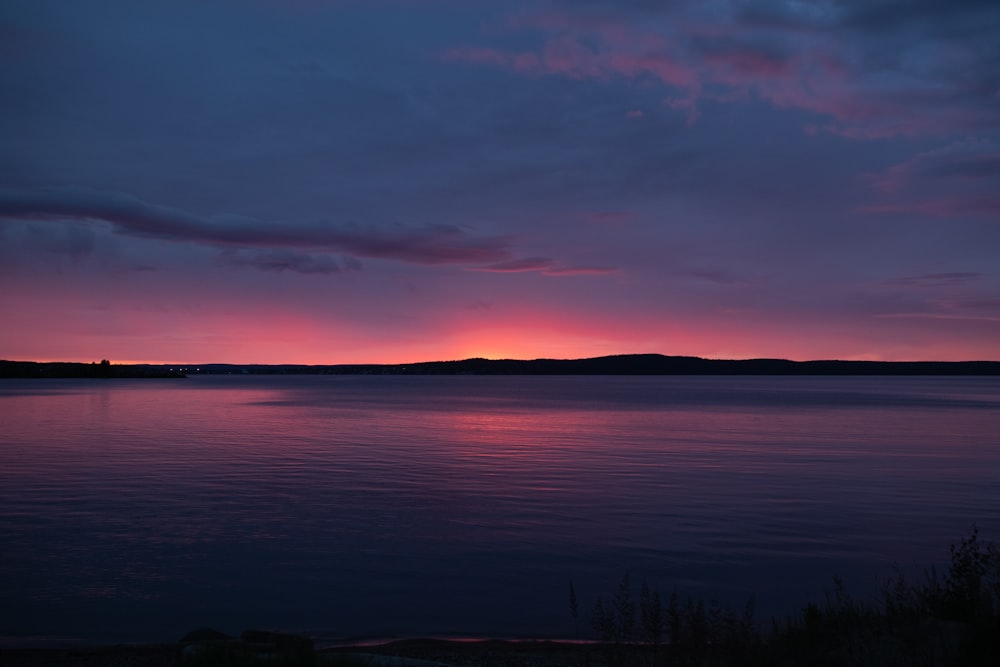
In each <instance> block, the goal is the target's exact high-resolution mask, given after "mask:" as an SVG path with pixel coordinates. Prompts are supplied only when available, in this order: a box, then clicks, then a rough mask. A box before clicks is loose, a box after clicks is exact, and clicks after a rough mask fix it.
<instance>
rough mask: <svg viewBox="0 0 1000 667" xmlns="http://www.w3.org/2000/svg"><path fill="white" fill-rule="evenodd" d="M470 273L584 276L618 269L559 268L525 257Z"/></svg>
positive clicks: (476, 268)
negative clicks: (529, 273) (528, 273)
mask: <svg viewBox="0 0 1000 667" xmlns="http://www.w3.org/2000/svg"><path fill="white" fill-rule="evenodd" d="M471 270H472V271H485V272H489V273H527V272H538V273H541V274H542V275H546V276H584V275H590V276H594V275H607V274H610V273H617V272H618V269H616V268H612V267H604V266H561V265H558V264H556V263H555V261H554V260H552V259H550V258H548V257H527V258H524V259H514V260H510V261H507V262H499V263H497V264H490V265H488V266H477V267H473V268H472V269H471Z"/></svg>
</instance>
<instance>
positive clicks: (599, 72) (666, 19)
mask: <svg viewBox="0 0 1000 667" xmlns="http://www.w3.org/2000/svg"><path fill="white" fill-rule="evenodd" d="M639 17H641V19H642V22H640V18H639ZM785 18H786V20H784V21H777V20H776V21H771V22H769V23H765V24H761V23H760V22H757V23H754V22H753V21H751V20H747V19H746V17H745V15H744V13H742V12H739V11H735V10H734V11H732V12H729V13H727V12H725V11H723V12H722V13H721V14H717V13H716V12H711V13H705V12H704V11H703V10H702V8H701V7H698V6H691V7H681V8H678V7H673V8H670V7H665V8H661V9H658V10H655V11H654V10H652V9H650V10H649V11H648V12H641V13H640V12H635V13H631V12H612V11H610V10H609V11H602V12H597V11H593V12H591V11H584V10H580V11H578V12H556V11H548V12H543V13H536V14H531V13H528V14H522V15H520V16H518V17H517V18H516V19H515V20H512V21H510V22H509V23H508V25H507V26H506V29H507V30H513V31H533V32H537V33H540V44H541V46H540V47H539V48H538V49H537V51H536V52H534V53H532V52H527V53H526V52H510V53H504V52H501V51H494V50H489V49H487V50H479V49H468V50H465V52H464V55H465V57H464V59H465V60H467V61H468V62H477V63H480V64H488V65H492V66H499V67H507V68H510V69H514V70H517V71H521V72H524V73H531V74H548V75H559V76H566V77H571V78H575V79H593V80H597V81H608V80H612V79H615V78H622V79H626V80H629V81H635V82H642V81H646V82H657V83H661V84H664V85H666V86H667V87H669V88H671V89H672V90H671V91H670V93H669V94H668V95H667V96H666V99H667V100H668V106H669V107H671V108H673V109H676V110H678V111H682V112H684V113H686V114H687V116H688V121H689V122H694V121H695V120H697V118H698V105H699V101H700V100H701V98H703V97H707V98H709V99H711V100H713V101H715V102H718V103H740V102H745V101H747V100H752V99H754V98H756V99H760V100H764V101H766V102H769V103H770V104H772V105H774V106H776V107H780V108H786V109H799V110H805V111H809V112H812V113H815V114H817V115H820V116H827V117H829V118H831V119H832V121H828V122H814V123H810V124H809V125H808V126H807V127H805V128H804V129H805V130H807V131H809V132H810V133H815V132H819V131H822V132H825V133H830V134H836V135H839V136H843V137H848V138H853V139H858V140H873V139H884V138H890V137H916V136H927V135H934V134H945V133H949V132H952V131H953V130H954V128H955V127H974V126H981V125H982V124H983V123H995V120H996V119H995V118H994V117H991V116H990V112H984V111H980V112H976V111H974V110H973V109H972V108H971V107H969V108H963V107H962V105H960V104H956V102H955V100H956V96H957V95H958V94H961V93H963V91H962V90H960V89H959V88H958V87H957V86H958V85H959V84H958V83H956V82H953V81H950V80H941V79H939V78H938V79H935V76H938V77H939V74H940V72H939V71H938V70H935V69H934V68H933V67H930V66H928V65H925V64H921V63H923V61H920V60H919V59H918V60H913V59H911V60H907V61H903V60H900V63H899V64H898V65H897V66H896V70H898V71H896V70H893V71H891V72H889V73H887V72H885V71H882V70H879V71H874V70H871V69H867V68H866V66H865V64H864V63H865V59H864V57H863V56H864V55H865V53H866V51H865V50H866V48H868V47H866V46H865V43H864V42H863V41H861V40H860V39H859V38H858V36H857V35H852V36H847V37H844V36H841V35H840V34H839V33H838V32H837V31H836V29H837V28H839V29H842V30H851V29H853V28H851V26H850V25H840V23H838V21H839V20H840V19H838V18H831V17H826V18H824V19H822V20H821V19H819V18H817V17H812V18H810V19H807V18H806V17H802V16H796V17H792V16H788V17H785ZM762 44H766V45H767V46H766V47H764V46H761V45H762ZM962 53H965V52H964V51H963V52H962ZM969 53H971V51H970V52H969ZM531 56H534V58H532V57H531ZM969 57H971V56H969ZM914 63H917V64H914ZM952 64H953V65H954V63H952ZM959 64H961V63H959ZM965 92H967V91H965Z"/></svg>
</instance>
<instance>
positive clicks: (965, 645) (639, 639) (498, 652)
mask: <svg viewBox="0 0 1000 667" xmlns="http://www.w3.org/2000/svg"><path fill="white" fill-rule="evenodd" d="M568 602H569V613H570V614H571V615H572V616H573V618H574V620H576V621H577V622H578V623H580V622H581V614H580V610H579V609H578V608H577V602H576V594H575V592H574V591H573V588H572V585H571V586H570V595H569V600H568ZM588 621H589V623H588V624H589V625H590V631H585V630H581V632H580V635H581V638H583V636H584V634H587V635H588V638H587V639H586V640H583V639H581V641H499V640H481V641H461V640H444V639H411V640H401V641H395V642H388V643H383V644H377V645H345V646H336V647H317V646H316V645H315V644H314V642H313V640H312V639H311V638H309V637H305V636H300V635H294V634H287V633H280V632H271V631H266V630H249V631H247V632H244V633H243V634H242V635H240V636H239V637H231V636H228V635H225V634H223V633H221V632H218V631H215V630H212V629H208V628H203V629H199V630H194V631H192V632H190V633H188V634H187V635H186V636H184V637H183V638H181V639H180V641H179V642H177V643H176V644H169V645H150V646H112V647H91V648H75V649H5V650H0V664H2V665H4V666H10V667H33V666H37V665H56V664H58V665H67V666H71V667H105V666H108V667H111V666H114V667H140V666H142V667H159V666H164V667H166V666H168V665H169V666H179V667H202V666H205V667H207V666H209V665H232V666H256V665H281V666H287V667H318V666H323V665H335V666H342V667H362V666H367V667H434V666H437V667H441V666H447V665H450V666H453V667H466V666H471V665H479V666H485V667H490V666H494V667H514V666H517V667H545V666H548V667H569V666H578V667H590V666H595V667H596V666H598V665H607V666H608V667H616V666H621V667H633V666H634V667H653V666H655V665H665V666H667V665H690V666H701V665H711V666H715V667H724V666H730V665H732V666H734V667H735V666H747V665H750V666H755V665H760V666H764V665H778V666H785V665H787V666H790V667H791V666H796V665H815V666H824V665H826V666H830V667H834V666H841V665H844V666H847V665H851V666H854V665H879V666H889V667H891V666H894V665H899V666H900V667H902V666H903V665H907V666H911V667H912V666H928V667H932V666H947V667H964V666H972V667H980V666H982V667H995V666H996V665H998V664H1000V549H998V548H997V546H996V545H994V544H985V543H983V542H980V541H979V537H978V531H977V530H976V529H973V530H972V532H971V533H970V535H969V536H968V537H966V538H963V539H962V540H960V541H959V542H957V543H955V544H953V545H952V546H951V548H950V562H949V566H948V568H947V570H946V571H945V572H944V573H943V574H939V573H938V572H937V571H935V570H933V569H931V570H928V571H926V572H925V574H924V576H923V577H922V578H921V579H920V580H918V581H913V580H910V579H907V578H906V577H905V576H904V575H903V574H902V573H897V574H896V575H894V576H892V577H890V578H888V579H887V580H886V581H885V582H883V587H882V590H881V593H880V595H878V596H876V597H875V598H873V599H856V598H853V597H852V596H851V595H850V594H849V593H848V592H847V591H846V590H845V589H844V588H843V586H842V585H840V583H839V582H838V581H837V580H836V579H835V580H834V587H833V590H832V591H830V592H828V593H827V595H826V597H825V601H824V602H823V603H822V604H809V605H808V606H806V607H805V608H804V609H803V610H802V611H801V612H800V613H799V614H797V615H794V616H792V617H790V618H787V619H785V620H781V621H779V620H777V619H774V620H772V621H771V623H770V625H769V627H763V626H762V624H761V623H759V622H758V621H757V619H755V618H754V616H753V604H752V601H750V602H749V603H748V604H747V606H746V608H744V609H743V610H741V611H739V612H736V611H733V610H730V609H724V608H720V607H718V606H717V605H716V604H714V603H709V604H706V603H705V601H704V600H695V599H691V598H687V599H683V600H682V599H681V598H680V597H679V596H678V595H677V594H676V593H674V594H671V595H670V596H669V597H668V598H666V599H665V598H664V597H663V596H662V595H661V593H660V592H659V591H658V590H654V589H650V588H649V587H647V586H646V585H645V584H643V585H642V587H641V589H640V591H639V593H638V596H636V594H635V591H634V590H633V586H632V585H631V583H630V581H629V578H628V576H627V575H626V576H625V577H623V578H622V581H621V583H620V585H619V587H618V590H617V591H615V592H613V594H612V595H611V596H609V597H608V598H599V599H598V601H597V603H596V605H595V608H594V610H593V612H592V613H591V615H590V617H589V619H585V620H584V622H585V623H587V622H588Z"/></svg>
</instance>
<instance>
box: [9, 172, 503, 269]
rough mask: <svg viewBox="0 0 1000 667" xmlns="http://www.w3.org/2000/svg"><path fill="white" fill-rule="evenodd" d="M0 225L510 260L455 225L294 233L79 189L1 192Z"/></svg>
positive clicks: (442, 259) (490, 242)
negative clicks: (98, 224) (71, 226)
mask: <svg viewBox="0 0 1000 667" xmlns="http://www.w3.org/2000/svg"><path fill="white" fill-rule="evenodd" d="M0 217H2V218H7V219H15V220H79V221H92V220H99V221H103V222H107V223H109V224H111V225H112V226H113V227H114V229H115V230H116V231H118V232H120V233H123V234H131V235H136V236H143V237H149V238H159V239H165V240H170V241H189V242H195V243H209V244H220V245H232V246H247V247H260V246H264V247H288V248H314V249H326V250H334V251H339V252H346V253H350V254H352V255H356V256H359V257H371V258H378V259H392V260H398V261H403V262H413V263H416V264H449V263H454V264H464V263H481V262H490V261H497V260H504V259H506V258H507V257H508V256H509V252H508V250H507V243H506V241H505V240H503V239H496V238H473V237H470V236H469V235H468V234H467V233H466V232H465V231H464V230H462V229H460V228H458V227H456V226H453V225H424V226H420V227H407V226H403V225H391V226H382V227H376V226H362V225H355V224H346V225H333V224H313V225H289V224H275V223H265V222H262V221H259V220H255V219H251V218H246V217H242V216H234V215H219V216H214V217H212V218H200V217H198V216H195V215H193V214H191V213H188V212H186V211H182V210H180V209H176V208H170V207H166V206H159V205H156V204H149V203H146V202H143V201H140V200H138V199H136V198H134V197H130V196H128V195H123V194H118V193H108V192H97V191H93V190H86V189H81V188H48V189H43V190H34V191H13V190H0Z"/></svg>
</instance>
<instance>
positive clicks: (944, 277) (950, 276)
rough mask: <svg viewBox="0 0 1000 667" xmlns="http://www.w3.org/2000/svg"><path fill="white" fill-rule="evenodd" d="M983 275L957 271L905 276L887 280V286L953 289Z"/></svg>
mask: <svg viewBox="0 0 1000 667" xmlns="http://www.w3.org/2000/svg"><path fill="white" fill-rule="evenodd" d="M982 277H983V275H982V274H981V273H977V272H975V271H956V272H952V273H927V274H924V275H919V276H903V277H901V278H893V279H892V280H887V281H886V282H885V284H886V285H892V286H896V287H951V286H954V285H964V284H967V283H970V282H973V281H975V280H979V279H980V278H982Z"/></svg>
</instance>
